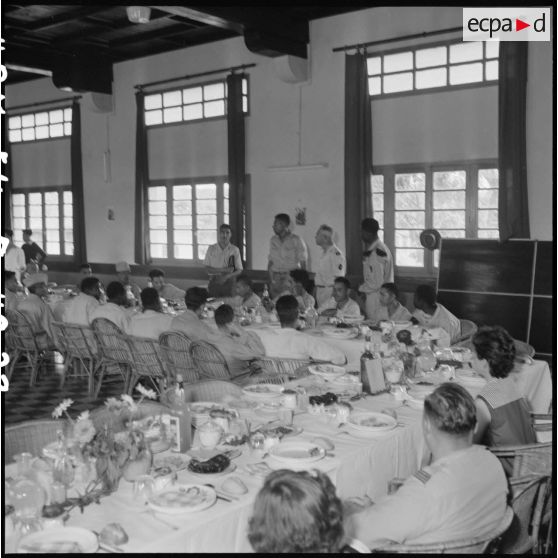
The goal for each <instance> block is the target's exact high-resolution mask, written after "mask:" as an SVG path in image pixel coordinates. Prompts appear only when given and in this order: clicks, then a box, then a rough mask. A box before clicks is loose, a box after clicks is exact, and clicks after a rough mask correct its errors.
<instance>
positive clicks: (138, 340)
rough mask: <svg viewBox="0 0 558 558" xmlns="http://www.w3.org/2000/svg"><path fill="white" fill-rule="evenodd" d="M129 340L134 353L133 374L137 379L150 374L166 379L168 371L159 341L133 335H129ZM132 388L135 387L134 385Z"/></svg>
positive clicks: (152, 376)
mask: <svg viewBox="0 0 558 558" xmlns="http://www.w3.org/2000/svg"><path fill="white" fill-rule="evenodd" d="M127 340H128V343H129V345H130V351H131V353H132V360H133V365H132V374H133V376H134V377H135V379H138V378H139V377H140V376H149V377H151V378H157V379H163V380H166V379H167V372H166V369H165V365H164V364H163V360H162V358H161V353H160V349H159V343H158V342H157V341H156V340H155V339H151V338H148V337H135V336H133V335H128V336H127ZM155 385H157V384H156V383H155ZM130 388H133V385H131V386H130Z"/></svg>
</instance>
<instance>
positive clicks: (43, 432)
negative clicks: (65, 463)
mask: <svg viewBox="0 0 558 558" xmlns="http://www.w3.org/2000/svg"><path fill="white" fill-rule="evenodd" d="M65 422H66V421H64V420H61V419H58V420H26V421H24V422H20V423H18V424H13V425H9V426H6V427H5V428H4V436H3V438H4V466H5V465H8V464H9V463H11V462H12V461H13V459H14V455H17V454H18V453H21V452H24V451H27V452H29V453H31V454H33V455H34V456H36V457H40V456H41V452H42V449H43V448H44V447H45V446H46V445H47V444H50V443H51V442H55V441H56V440H57V439H58V436H57V433H58V431H59V430H62V431H63V430H64V428H65Z"/></svg>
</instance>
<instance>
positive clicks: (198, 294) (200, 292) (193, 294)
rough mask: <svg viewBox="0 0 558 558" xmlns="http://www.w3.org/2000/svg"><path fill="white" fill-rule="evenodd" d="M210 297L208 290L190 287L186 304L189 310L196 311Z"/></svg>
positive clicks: (185, 298) (186, 296)
mask: <svg viewBox="0 0 558 558" xmlns="http://www.w3.org/2000/svg"><path fill="white" fill-rule="evenodd" d="M208 297H209V293H208V292H207V289H204V288H203V287H190V288H189V289H188V290H187V291H186V295H185V297H184V302H185V303H186V308H188V310H192V311H194V312H195V311H196V310H198V309H199V308H200V306H202V305H204V304H205V303H206V301H207V299H208Z"/></svg>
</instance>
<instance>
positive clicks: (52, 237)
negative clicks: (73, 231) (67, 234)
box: [46, 225, 60, 244]
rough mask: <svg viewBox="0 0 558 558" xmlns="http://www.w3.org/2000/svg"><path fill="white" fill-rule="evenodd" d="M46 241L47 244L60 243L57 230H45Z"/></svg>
mask: <svg viewBox="0 0 558 558" xmlns="http://www.w3.org/2000/svg"><path fill="white" fill-rule="evenodd" d="M47 226H48V225H47ZM46 239H47V244H48V243H49V242H59V241H60V233H59V232H58V230H52V229H47V230H46Z"/></svg>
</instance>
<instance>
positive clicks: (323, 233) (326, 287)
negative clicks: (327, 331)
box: [314, 225, 347, 308]
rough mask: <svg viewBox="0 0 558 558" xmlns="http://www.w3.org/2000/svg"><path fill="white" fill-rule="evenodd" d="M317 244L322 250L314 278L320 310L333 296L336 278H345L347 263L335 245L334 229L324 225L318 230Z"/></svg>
mask: <svg viewBox="0 0 558 558" xmlns="http://www.w3.org/2000/svg"><path fill="white" fill-rule="evenodd" d="M316 244H317V245H318V246H320V248H322V253H321V254H320V258H319V260H318V265H317V267H316V276H315V277H314V283H315V284H316V302H317V304H318V308H319V307H320V306H322V305H323V304H325V303H326V302H327V301H328V300H329V299H330V298H331V296H332V295H333V282H334V280H335V278H336V277H344V276H345V272H346V270H347V267H346V264H347V262H346V260H345V256H343V254H342V253H341V250H339V248H338V247H337V246H336V245H335V244H334V243H333V229H332V228H331V227H330V226H329V225H322V226H321V227H320V228H319V229H318V231H317V232H316Z"/></svg>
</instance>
